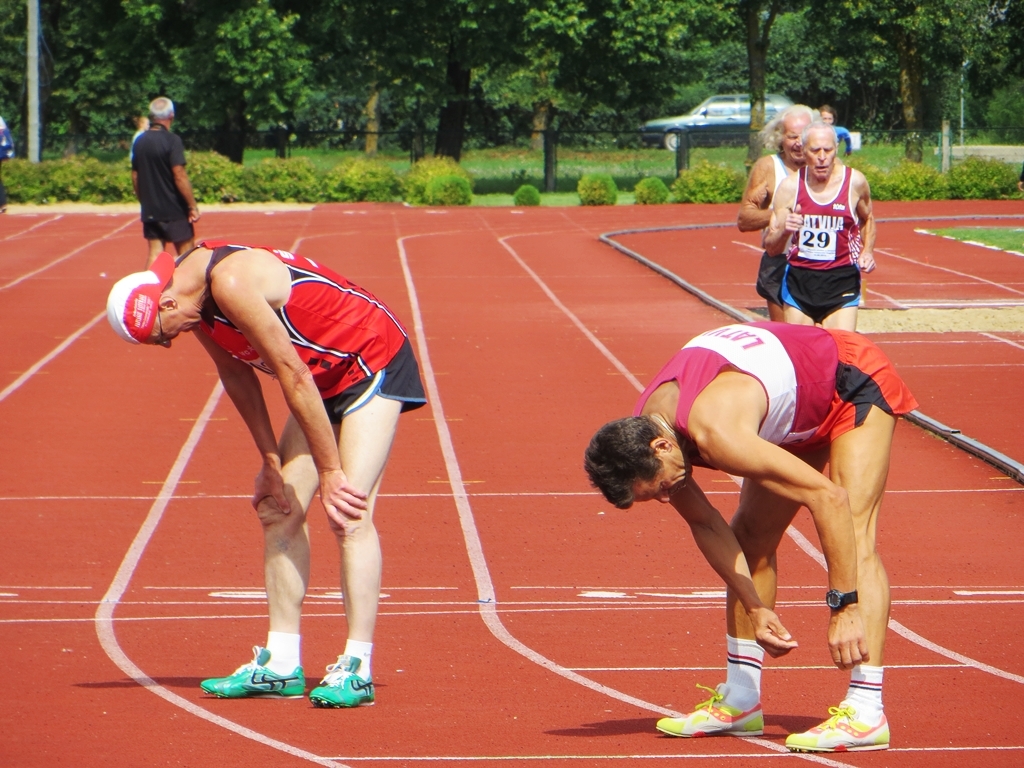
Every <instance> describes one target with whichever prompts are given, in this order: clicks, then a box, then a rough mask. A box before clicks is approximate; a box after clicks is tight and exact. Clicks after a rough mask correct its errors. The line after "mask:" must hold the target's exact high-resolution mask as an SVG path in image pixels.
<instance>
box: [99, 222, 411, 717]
mask: <svg viewBox="0 0 1024 768" xmlns="http://www.w3.org/2000/svg"><path fill="white" fill-rule="evenodd" d="M107 319H108V321H109V322H110V325H111V326H112V327H113V329H114V331H115V332H116V333H117V334H118V336H120V337H121V338H122V339H124V340H125V341H128V342H131V343H133V344H158V345H161V346H164V347H169V346H171V340H172V339H174V338H175V337H177V336H178V335H179V334H181V333H186V332H191V333H192V334H193V335H194V336H195V338H196V339H197V340H198V341H199V343H200V344H201V345H202V346H203V348H204V349H205V350H206V351H207V353H208V354H209V355H210V357H211V358H213V362H214V364H215V365H216V367H217V373H218V374H219V376H220V380H221V382H222V383H223V385H224V391H225V392H227V393H228V396H229V397H230V398H231V401H232V402H233V403H234V405H235V407H236V408H237V410H238V413H239V415H240V416H241V417H242V420H243V421H244V422H245V424H246V426H247V427H248V428H249V433H250V434H251V435H252V438H253V440H254V442H255V443H256V447H257V449H258V451H259V454H260V455H261V456H262V466H261V468H260V471H259V473H258V474H257V475H256V482H255V491H254V493H253V496H252V505H253V507H254V508H255V509H256V514H257V516H258V518H259V521H260V523H261V524H262V526H263V537H264V550H263V569H264V577H265V582H266V584H265V586H266V593H267V603H268V606H269V612H270V628H269V633H268V635H267V645H266V647H265V648H264V647H260V646H256V647H255V648H254V649H253V651H254V655H253V660H252V661H251V662H250V663H248V664H245V665H243V666H241V667H239V668H238V669H237V670H235V672H234V673H233V674H231V675H229V676H227V677H222V678H211V679H209V680H204V681H202V683H200V686H201V687H202V689H203V690H204V691H206V692H207V693H210V694H212V695H214V696H219V697H222V698H230V699H237V698H246V697H250V696H280V697H289V698H290V697H299V696H302V695H303V694H304V693H305V689H306V679H305V675H304V673H303V669H302V661H301V657H300V650H301V635H300V624H301V618H302V602H303V599H304V597H305V594H306V589H307V587H308V584H309V568H310V549H309V528H308V525H307V522H306V515H307V510H308V509H309V505H310V503H311V502H312V500H313V497H314V496H315V495H316V494H317V492H318V491H319V495H320V499H321V501H322V502H323V505H324V508H325V510H326V512H327V520H328V523H329V525H330V527H331V530H332V531H333V533H334V536H335V539H336V544H337V546H338V548H339V550H340V556H341V582H342V596H343V599H344V601H345V618H346V622H347V625H348V639H347V642H346V643H345V652H344V654H343V655H342V656H340V657H339V658H338V660H337V662H336V663H334V664H330V665H328V667H327V675H326V676H325V677H324V679H323V681H322V682H321V684H320V686H319V687H317V688H315V689H314V690H312V691H311V692H310V701H311V703H312V704H313V706H316V707H358V706H361V705H364V704H372V703H373V702H374V686H373V680H372V677H371V664H370V656H371V654H372V652H373V634H374V628H375V626H376V621H377V606H378V600H379V598H380V576H381V551H380V541H379V539H378V537H377V529H376V527H375V526H374V523H373V514H374V506H375V502H376V498H377V490H378V488H379V487H380V481H381V477H382V475H383V472H384V466H385V464H386V463H387V460H388V454H389V452H390V450H391V443H392V440H393V439H394V436H395V431H396V429H397V428H398V419H399V415H400V414H401V413H402V412H403V411H409V410H412V409H414V408H419V407H421V406H422V405H424V404H425V403H426V396H425V395H424V393H423V384H422V382H421V381H420V374H419V367H418V365H417V363H416V358H415V356H414V355H413V351H412V345H411V344H410V343H409V338H408V335H407V333H406V331H405V328H404V327H403V326H402V324H401V323H400V322H399V321H398V319H397V318H396V317H395V315H394V314H393V313H392V312H391V311H390V310H389V309H388V308H387V307H386V306H385V305H384V303H383V302H381V301H380V300H379V299H377V298H376V297H374V296H373V295H372V294H371V293H369V292H368V291H366V290H364V289H362V288H360V287H359V286H357V285H354V284H353V283H351V282H349V281H348V280H346V279H345V278H344V277H342V276H341V275H338V274H336V273H335V272H333V271H331V270H330V269H327V268H326V267H324V266H322V265H319V264H316V263H315V262H313V261H311V260H309V259H305V258H303V257H301V256H299V255H298V254H294V253H289V252H287V251H281V250H277V249H274V248H265V247H262V246H250V245H233V244H230V243H226V242H211V241H204V242H201V243H200V244H199V245H198V246H197V247H196V248H195V249H193V250H191V251H189V252H188V253H186V254H185V255H184V256H181V257H179V259H178V263H177V264H175V262H174V259H173V258H172V257H171V255H170V254H168V253H160V254H159V255H158V256H157V258H156V260H155V261H154V262H153V264H152V265H151V267H150V269H149V270H148V271H145V272H137V273H135V274H132V275H128V276H127V277H125V278H122V279H121V280H119V281H118V282H117V283H116V284H115V285H114V287H113V288H112V289H111V291H110V295H109V297H108V299H107ZM257 369H259V370H261V371H263V372H264V373H267V374H270V375H271V376H273V377H274V378H275V379H276V381H277V383H278V384H279V385H280V387H281V392H282V394H283V395H284V400H285V402H286V403H287V405H288V409H289V411H290V412H291V415H290V416H289V418H288V420H287V422H286V423H285V425H284V429H283V430H282V432H281V437H280V440H278V439H276V438H275V435H274V427H273V425H272V424H271V421H270V415H269V413H268V411H267V405H266V401H265V400H264V397H263V390H262V385H261V384H260V382H259V379H258V377H257V374H256V370H257ZM217 525H218V526H227V525H229V524H228V523H226V522H224V523H217Z"/></svg>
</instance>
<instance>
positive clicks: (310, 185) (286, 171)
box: [239, 157, 322, 203]
mask: <svg viewBox="0 0 1024 768" xmlns="http://www.w3.org/2000/svg"><path fill="white" fill-rule="evenodd" d="M321 186H322V182H321V180H320V178H319V177H318V176H317V172H316V167H315V166H314V165H313V163H312V162H310V161H309V159H308V158H305V157H294V158H290V159H288V160H280V159H277V158H267V159H266V160H261V161H260V162H259V163H257V164H256V165H250V166H248V167H245V168H243V169H242V174H241V179H240V184H239V187H240V190H241V194H240V196H239V200H241V201H243V202H247V203H257V202H264V201H268V200H275V201H281V202H289V203H315V202H318V201H319V200H320V195H321Z"/></svg>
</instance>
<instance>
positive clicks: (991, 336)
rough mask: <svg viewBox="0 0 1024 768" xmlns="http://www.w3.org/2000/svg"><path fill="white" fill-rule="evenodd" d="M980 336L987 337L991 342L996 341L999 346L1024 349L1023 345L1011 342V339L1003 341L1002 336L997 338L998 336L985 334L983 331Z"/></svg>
mask: <svg viewBox="0 0 1024 768" xmlns="http://www.w3.org/2000/svg"><path fill="white" fill-rule="evenodd" d="M981 335H982V336H987V337H988V338H990V339H992V340H993V341H998V342H1000V343H1001V344H1009V345H1010V346H1011V347H1016V348H1017V349H1024V344H1019V343H1017V342H1016V341H1013V340H1012V339H1004V338H1003V337H1002V336H999V335H998V334H995V333H987V332H985V331H982V333H981Z"/></svg>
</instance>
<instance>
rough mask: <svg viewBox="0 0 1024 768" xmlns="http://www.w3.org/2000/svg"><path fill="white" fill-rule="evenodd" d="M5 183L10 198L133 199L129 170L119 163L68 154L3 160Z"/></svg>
mask: <svg viewBox="0 0 1024 768" xmlns="http://www.w3.org/2000/svg"><path fill="white" fill-rule="evenodd" d="M4 178H5V181H4V186H6V187H7V193H8V197H9V198H10V200H11V202H17V203H55V202H59V201H72V202H81V203H122V202H131V201H134V200H135V193H134V192H133V191H132V177H131V171H130V170H129V169H128V167H127V166H125V165H123V164H121V163H101V162H100V161H99V160H96V159H94V158H91V157H83V158H80V157H70V158H66V159H64V160H47V161H45V162H42V163H35V164H33V163H30V162H28V161H27V160H11V161H8V162H5V163H4Z"/></svg>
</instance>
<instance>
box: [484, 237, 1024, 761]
mask: <svg viewBox="0 0 1024 768" xmlns="http://www.w3.org/2000/svg"><path fill="white" fill-rule="evenodd" d="M503 244H504V243H503ZM506 248H510V246H508V245H506ZM876 250H878V249H876ZM883 253H884V252H883ZM897 258H903V257H897ZM906 261H913V260H912V259H906ZM915 263H916V262H915ZM926 266H927V265H926ZM940 269H945V268H940ZM946 271H951V272H952V271H954V270H946ZM532 274H533V275H535V274H536V273H532ZM957 274H962V275H963V276H965V277H974V276H973V275H966V274H965V273H957ZM534 279H535V280H538V281H540V278H539V277H536V276H535V277H534ZM975 279H978V280H981V278H975ZM983 282H989V281H983ZM992 284H993V285H998V283H992ZM1011 290H1012V289H1011ZM549 291H550V289H548V288H547V287H546V286H545V293H548V292H549ZM558 306H559V307H560V308H561V309H562V311H563V312H565V313H566V314H568V315H569V316H570V318H571V319H573V321H574V323H578V322H579V320H578V318H576V316H575V315H573V314H572V313H571V312H570V311H569V310H568V308H565V305H564V304H562V303H561V302H559V304H558ZM602 354H605V356H606V357H607V356H609V355H611V354H612V353H611V352H610V351H608V352H604V351H603V352H602ZM613 357H614V356H613ZM620 366H621V363H620ZM616 367H619V366H616ZM621 367H622V368H625V366H621ZM634 381H635V379H634ZM634 386H635V387H636V388H637V389H638V390H639V391H643V386H642V385H641V384H640V383H639V382H636V383H635V384H634ZM734 479H735V478H734ZM787 532H788V533H789V535H790V537H791V538H793V540H794V541H795V542H796V543H797V545H798V546H799V547H800V548H801V549H802V550H803V551H804V552H805V553H806V554H807V555H808V556H809V557H810V558H811V559H812V560H814V561H815V562H816V563H818V564H819V565H820V566H821V567H822V568H824V569H825V570H826V571H827V570H828V568H827V566H826V564H825V556H824V555H823V554H822V553H821V552H819V551H818V550H817V549H816V548H815V547H814V545H813V544H811V542H810V541H808V539H807V537H805V536H804V535H803V534H801V533H800V532H799V531H798V530H797V529H796V528H794V527H793V526H790V527H789V529H788V531H787ZM889 627H890V628H891V629H892V630H893V631H894V632H896V633H897V634H900V635H902V636H903V637H905V638H906V639H908V640H910V641H911V642H913V643H915V644H917V645H920V646H921V647H922V648H926V649H928V650H930V651H933V652H934V653H938V654H939V655H941V656H945V657H946V658H949V659H954V660H956V661H959V662H961V663H962V664H965V665H967V666H971V667H974V668H975V669H979V670H982V671H984V672H988V673H990V674H993V675H995V676H997V677H1002V678H1004V679H1007V680H1013V681H1015V682H1024V677H1021V676H1020V675H1015V674H1013V673H1012V672H1007V671H1005V670H1001V669H998V668H996V667H993V666H990V665H988V664H984V663H982V662H980V661H977V660H975V659H971V658H969V657H967V656H964V655H962V654H959V653H957V652H956V651H952V650H949V649H948V648H943V647H942V646H940V645H937V644H935V643H933V642H931V641H930V640H927V639H926V638H924V637H922V636H921V635H918V634H917V633H915V632H913V631H912V630H910V629H907V628H906V627H904V626H903V625H902V624H900V623H899V622H897V621H895V620H893V619H890V620H889ZM768 743H769V744H770V743H771V742H768ZM775 746H777V745H774V744H772V746H771V748H774V747H775Z"/></svg>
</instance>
